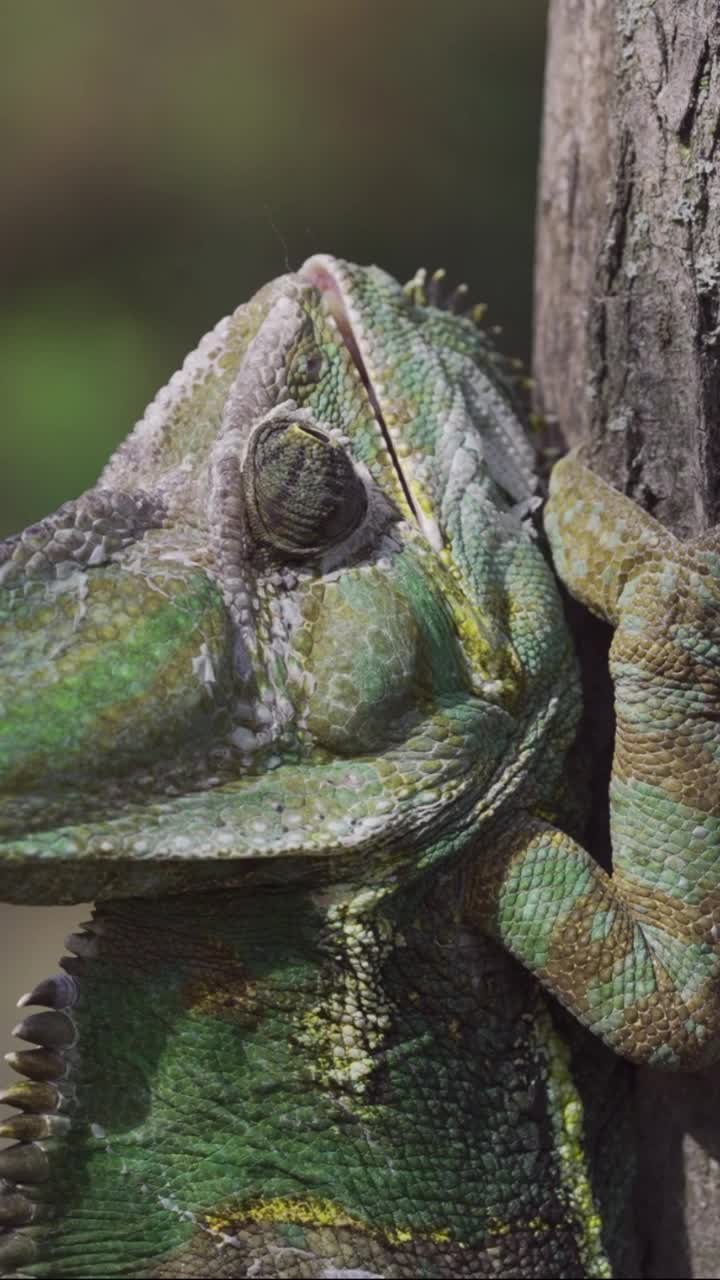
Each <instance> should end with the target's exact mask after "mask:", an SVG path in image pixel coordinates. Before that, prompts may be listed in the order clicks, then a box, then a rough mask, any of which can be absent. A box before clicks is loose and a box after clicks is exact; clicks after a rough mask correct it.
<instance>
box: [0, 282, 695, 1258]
mask: <svg viewBox="0 0 720 1280" xmlns="http://www.w3.org/2000/svg"><path fill="white" fill-rule="evenodd" d="M553 483H554V494H553V496H552V498H551V501H550V504H549V506H548V510H547V512H546V527H547V531H548V535H549V539H550V543H551V546H552V551H553V556H554V559H555V564H556V568H557V570H558V572H559V573H560V576H561V577H562V578H563V579H564V581H565V583H566V585H567V586H568V587H569V589H570V590H571V591H572V592H573V593H574V594H576V595H577V596H578V597H579V598H580V599H582V600H583V601H585V602H586V603H588V604H589V605H590V606H591V607H592V608H594V609H595V610H596V611H597V612H600V613H602V614H604V616H606V617H607V618H608V619H609V620H610V621H611V622H612V623H613V624H614V625H615V626H616V628H617V630H616V634H615V640H614V643H613V650H612V654H611V663H612V669H613V675H614V679H615V683H616V711H617V723H618V731H617V747H616V758H615V767H614V777H613V783H612V791H611V800H612V830H613V847H614V872H613V876H612V879H610V878H609V877H608V876H607V875H606V873H605V872H604V871H603V870H601V869H600V868H599V867H598V866H597V865H596V864H595V863H594V862H593V861H592V860H591V859H590V858H589V857H588V855H587V854H586V853H585V852H584V851H583V849H582V848H581V846H580V845H579V844H578V843H577V842H576V839H575V838H574V836H577V834H578V825H579V818H578V814H579V811H580V808H581V806H580V805H578V804H577V803H574V802H573V796H572V791H573V787H572V784H571V783H570V782H569V777H570V768H569V766H570V763H571V761H570V759H569V757H570V756H572V754H573V751H574V744H575V739H576V734H577V724H578V719H579V713H580V696H579V691H578V681H577V675H576V669H575V659H574V656H573V648H572V643H571V640H570V637H569V633H568V630H567V627H566V624H565V621H564V617H563V609H562V605H561V601H560V597H559V594H558V590H557V587H556V585H555V579H554V576H553V572H552V569H551V568H550V565H549V561H548V559H547V557H546V553H545V551H544V549H543V546H542V540H541V538H539V537H538V534H537V531H536V530H535V529H534V528H533V523H532V519H531V512H532V510H533V507H534V505H535V498H534V494H535V488H536V485H535V481H534V478H533V456H532V452H531V450H530V448H529V446H528V445H527V443H526V441H525V439H524V436H523V433H522V430H521V428H520V426H519V425H518V422H517V420H516V418H515V416H514V413H513V409H512V404H511V396H510V394H509V392H508V387H507V384H506V382H505V380H504V376H503V372H502V365H501V363H500V362H499V360H498V359H497V357H496V356H495V355H494V353H493V352H492V349H491V348H490V347H489V345H488V343H487V341H486V339H485V338H484V337H483V335H482V334H481V333H480V332H479V331H478V330H477V328H476V327H475V326H474V325H473V324H472V322H471V321H470V320H469V319H468V318H466V317H460V316H457V315H454V314H450V313H449V312H448V311H446V310H442V309H440V308H438V307H436V306H434V305H431V303H430V302H428V300H427V298H426V297H425V296H424V294H423V291H422V287H421V285H420V284H419V283H418V284H416V285H415V286H414V287H411V288H410V289H409V290H408V291H406V292H403V290H401V289H400V287H399V286H398V285H396V284H395V282H394V281H392V280H391V279H390V278H389V277H388V276H386V275H384V274H383V273H382V272H380V271H378V270H376V269H374V268H371V269H365V268H357V267H351V266H349V265H348V264H344V263H340V262H337V261H335V260H333V259H329V258H315V259H311V260H310V261H309V263H307V264H306V265H305V267H304V268H303V269H302V271H301V272H300V273H298V274H297V275H295V276H286V277H283V278H282V279H280V280H277V281H275V282H273V283H272V284H270V285H268V286H267V287H266V288H265V289H263V290H262V291H261V292H260V293H259V294H258V295H257V296H256V297H255V298H254V299H253V300H252V301H251V302H250V303H248V304H247V305H246V306H244V307H240V308H239V309H238V311H237V312H236V313H235V315H234V316H233V317H231V318H230V319H229V320H227V321H224V322H223V323H222V324H221V325H220V326H218V328H217V329H216V330H215V332H214V333H213V334H212V335H210V336H209V337H208V338H207V339H206V340H205V341H204V342H203V343H202V344H201V346H200V348H199V349H198V352H197V353H195V355H194V356H193V357H191V358H190V359H189V361H188V362H187V363H186V365H185V367H184V369H183V371H182V372H181V373H180V374H178V375H176V377H175V378H174V379H173V381H172V382H171V384H170V386H169V387H168V388H167V389H166V391H165V392H163V393H161V395H160V396H159V397H158V398H157V400H156V401H155V403H154V405H153V406H151V408H150V409H149V411H148V413H147V415H146V417H145V419H144V420H143V422H142V423H141V424H140V425H139V426H138V427H137V428H136V430H135V432H134V433H133V435H132V436H131V437H130V438H129V440H128V442H127V443H126V444H125V445H124V446H123V447H122V448H121V449H120V450H119V452H118V453H117V454H116V456H115V457H114V458H113V460H112V461H111V462H110V464H109V466H108V467H107V469H106V471H105V473H104V475H103V477H102V478H101V482H100V486H99V488H98V489H97V490H93V491H91V492H90V493H89V494H86V495H84V496H83V497H82V498H80V499H79V500H78V501H77V502H76V503H71V504H68V505H67V506H66V507H64V508H62V509H61V511H60V512H58V513H57V515H56V516H53V517H50V518H49V519H48V520H47V521H45V522H43V523H42V524H40V525H38V526H34V527H33V528H32V529H31V530H26V532H25V534H23V535H21V536H20V538H19V539H17V540H11V541H10V542H8V543H6V544H4V547H3V548H0V565H2V566H3V567H2V568H0V582H1V583H2V591H0V643H1V644H2V661H1V663H0V702H1V703H2V722H1V723H0V769H1V773H0V780H1V782H0V785H1V786H2V816H1V817H0V862H1V864H2V877H3V879H2V896H3V897H5V898H7V899H9V900H12V901H17V902H71V901H81V900H83V899H85V898H88V897H94V898H96V899H98V900H99V903H100V905H99V906H98V909H97V912H96V916H95V919H94V922H92V923H91V924H90V925H89V926H88V928H87V930H86V931H85V932H83V933H81V934H79V935H75V936H74V937H73V938H72V939H71V940H70V943H69V946H70V949H71V950H72V951H73V952H74V953H75V954H74V956H73V957H72V958H69V959H67V960H66V961H65V962H64V969H65V973H64V975H63V976H61V977H59V978H57V979H53V980H50V981H49V982H48V983H47V984H44V985H43V986H42V987H41V988H39V989H37V990H36V991H35V992H34V993H32V995H31V997H29V998H28V1000H26V1001H25V1003H36V1004H39V1005H43V1004H44V1005H46V1006H47V1010H46V1011H45V1012H42V1013H39V1014H33V1015H31V1016H30V1017H29V1018H27V1019H26V1020H25V1022H24V1023H23V1025H22V1026H21V1028H20V1029H19V1033H20V1034H21V1035H22V1036H23V1037H24V1038H25V1039H26V1040H28V1041H30V1042H31V1043H34V1044H36V1045H39V1046H40V1048H38V1049H31V1050H28V1051H25V1052H21V1053H19V1054H18V1055H16V1060H15V1065H16V1066H17V1068H18V1070H19V1071H20V1072H21V1073H22V1074H24V1075H25V1076H27V1077H29V1080H25V1081H23V1082H22V1083H21V1084H19V1085H18V1086H16V1087H15V1088H14V1089H12V1090H10V1091H9V1093H8V1094H6V1100H7V1101H8V1102H10V1103H11V1104H12V1105H13V1106H14V1107H16V1108H17V1109H18V1111H17V1115H16V1116H15V1118H14V1119H13V1120H11V1121H9V1122H8V1124H7V1125H6V1126H4V1127H3V1132H4V1133H5V1134H6V1135H8V1136H13V1137H16V1138H17V1139H18V1140H19V1145H17V1146H16V1147H14V1148H10V1149H9V1150H8V1151H6V1152H5V1153H4V1154H2V1155H0V1173H2V1175H3V1176H4V1177H5V1178H6V1179H8V1182H7V1183H6V1185H5V1188H4V1190H5V1194H4V1195H0V1220H1V1221H2V1222H4V1223H5V1224H6V1227H7V1230H6V1233H5V1234H4V1235H3V1236H1V1237H0V1259H2V1263H1V1265H2V1267H3V1268H4V1271H5V1272H6V1273H8V1274H13V1275H14V1274H22V1275H32V1276H57V1277H70V1276H83V1277H103V1276H109V1275H114V1276H127V1277H141V1276H142V1277H150V1276H181V1275H182V1276H185V1275H187V1276H191V1275H207V1276H217V1277H235V1276H238V1277H240V1276H248V1277H250V1276H252V1277H255V1276H288V1277H295V1276H297V1277H311V1276H326V1277H331V1276H338V1277H342V1276H345V1277H348V1278H349V1277H353V1276H356V1277H361V1276H382V1277H393V1276H407V1277H413V1276H427V1277H442V1276H452V1275H461V1276H467V1277H470V1276H508V1277H510V1276H542V1275H558V1276H584V1275H589V1276H604V1275H610V1274H618V1275H629V1274H633V1272H634V1270H635V1268H636V1266H637V1262H636V1256H635V1252H634V1245H633V1239H632V1221H631V1217H632V1215H631V1206H630V1193H631V1183H632V1154H631V1147H632V1144H631V1141H630V1138H629V1134H628V1131H627V1129H626V1114H625V1110H626V1109H625V1100H626V1080H627V1067H626V1065H625V1063H624V1062H623V1060H622V1058H621V1057H619V1056H618V1054H621V1055H623V1056H624V1057H625V1058H629V1059H631V1060H634V1061H639V1062H650V1063H653V1064H656V1065H658V1066H666V1067H682V1066H691V1067H697V1066H699V1065H702V1064H704V1063H706V1062H709V1061H711V1060H712V1059H713V1057H714V1056H717V1054H718V1052H719V1046H720V997H719V994H718V973H719V969H720V964H719V956H718V951H717V948H716V927H717V922H719V921H720V910H719V906H720V897H719V893H718V890H719V885H720V805H719V804H718V790H717V782H716V779H717V767H718V757H719V756H720V738H719V735H718V730H717V725H718V719H719V716H720V681H719V672H720V554H718V550H717V546H718V544H717V543H716V541H715V540H714V539H713V538H712V537H710V536H709V537H708V538H706V539H705V541H704V542H699V543H697V544H693V545H684V546H681V545H680V544H679V543H677V542H676V541H675V540H674V539H673V538H672V537H671V536H670V535H669V534H667V533H665V532H664V531H663V530H662V529H661V528H660V526H658V525H657V524H655V522H654V521H652V520H651V519H650V518H649V517H646V516H644V515H643V514H642V513H641V512H640V511H639V510H637V509H636V508H635V507H634V506H633V504H632V503H630V502H628V501H627V500H626V499H624V498H622V497H621V496H620V495H619V494H616V493H615V492H614V491H612V490H611V489H609V488H607V487H606V486H604V485H603V484H602V483H601V482H600V481H598V480H596V479H594V478H593V476H592V475H591V474H590V473H589V472H588V471H587V470H585V469H584V468H583V467H582V466H580V464H579V463H577V462H575V461H573V460H567V461H565V462H563V463H561V464H559V466H558V467H557V468H556V471H555V473H554V479H553ZM3 557H4V559H3ZM513 957H516V958H513ZM518 960H519V961H520V962H521V964H518V963H517V961H518ZM547 993H549V994H547ZM556 1000H557V1001H559V1002H560V1003H556ZM561 1004H563V1005H565V1006H566V1008H567V1009H568V1010H569V1011H570V1014H568V1013H566V1012H565V1011H564V1010H563V1009H562V1008H561V1007H560V1006H561ZM571 1014H572V1015H575V1016H574V1017H572V1016H570V1015H571ZM576 1019H577V1020H579V1021H576ZM580 1023H583V1024H585V1028H589V1031H588V1030H586V1029H583V1027H581V1026H580ZM591 1033H594V1034H591ZM597 1037H600V1038H599V1039H598V1038H597ZM601 1040H604V1041H605V1043H606V1045H607V1046H609V1048H606V1047H604V1046H603V1044H602V1043H601ZM613 1050H614V1051H615V1052H612V1051H613ZM12 1182H17V1183H18V1184H19V1187H18V1188H17V1189H16V1188H14V1187H13V1186H12Z"/></svg>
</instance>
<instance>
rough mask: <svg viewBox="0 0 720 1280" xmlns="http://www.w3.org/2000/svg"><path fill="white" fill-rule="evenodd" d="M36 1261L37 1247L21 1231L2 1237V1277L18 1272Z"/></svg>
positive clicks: (0, 1247)
mask: <svg viewBox="0 0 720 1280" xmlns="http://www.w3.org/2000/svg"><path fill="white" fill-rule="evenodd" d="M34 1260H35V1245H34V1244H33V1242H32V1240H29V1239H28V1237H27V1236H22V1235H20V1232H19V1231H8V1232H7V1233H4V1234H3V1235H0V1275H7V1274H9V1273H10V1272H11V1271H16V1270H17V1269H18V1267H24V1266H27V1264H28V1263H30V1262H33V1261H34Z"/></svg>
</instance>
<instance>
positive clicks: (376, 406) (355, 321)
mask: <svg viewBox="0 0 720 1280" xmlns="http://www.w3.org/2000/svg"><path fill="white" fill-rule="evenodd" d="M337 265H338V264H337V263H336V262H335V260H334V259H333V258H331V257H328V256H326V255H323V254H316V255H315V256H314V257H312V258H308V260H307V262H306V263H305V264H304V265H303V266H302V267H301V269H300V276H301V278H302V279H303V280H306V281H307V282H308V283H309V284H312V285H314V286H315V288H316V289H318V290H319V292H320V295H321V297H322V300H323V303H324V305H325V307H326V309H327V311H328V314H329V315H331V316H332V318H333V320H334V321H335V324H336V326H337V329H338V332H339V334H340V336H341V338H342V340H343V342H344V343H345V346H346V348H347V351H348V353H349V355H350V357H351V359H352V362H353V364H354V365H355V368H356V369H357V371H358V373H359V375H360V377H361V379H362V382H363V385H364V387H365V390H366V391H367V396H368V401H369V403H370V406H371V408H372V411H373V414H374V416H375V421H376V422H377V424H378V427H379V428H380V431H381V432H382V436H383V439H384V441H385V445H386V447H387V451H388V453H389V455H390V459H391V461H392V466H393V469H394V471H395V474H396V476H397V479H398V482H399V484H400V487H401V489H402V493H403V496H404V498H405V501H406V503H407V505H408V508H409V510H410V513H411V515H412V516H413V518H414V520H415V522H416V523H417V524H418V525H419V526H420V528H421V529H422V530H423V532H424V533H425V534H426V536H427V537H428V540H429V541H430V543H431V545H433V546H434V547H435V548H436V549H438V543H439V538H438V532H437V529H436V528H435V527H434V526H433V527H432V528H430V527H429V522H428V520H427V518H426V516H425V515H424V513H423V511H422V509H421V507H420V506H419V504H418V502H417V501H416V499H415V497H414V496H413V492H412V488H411V486H410V482H409V480H408V477H407V475H406V473H405V471H404V470H403V466H402V463H401V461H400V458H399V456H398V452H397V449H396V447H395V443H394V441H393V437H392V432H391V431H390V428H389V426H388V423H387V421H386V417H385V412H384V411H383V406H382V404H381V402H380V394H379V389H378V388H377V387H376V385H375V384H374V381H373V378H372V377H371V374H370V371H369V367H368V365H369V361H368V358H367V352H366V350H365V343H364V337H363V326H362V323H361V321H360V317H359V316H358V315H357V312H356V309H355V307H354V306H353V302H352V298H351V297H350V295H349V293H348V291H347V289H346V288H345V287H344V285H343V281H342V279H341V277H340V275H339V273H338V270H337Z"/></svg>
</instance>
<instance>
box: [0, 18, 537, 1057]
mask: <svg viewBox="0 0 720 1280" xmlns="http://www.w3.org/2000/svg"><path fill="white" fill-rule="evenodd" d="M545 15H546V4H545V3H544V2H543V0H513V2H512V3H508V0H445V2H444V3H441V2H439V0H431V2H429V0H392V3H389V4H381V3H380V2H379V0H364V2H363V3H360V2H359V0H265V2H264V3H253V2H252V0H232V2H231V0H195V2H194V3H190V2H188V0H72V2H70V0H64V2H62V0H61V2H60V3H58V2H55V3H52V2H51V0H4V3H3V4H2V5H0V64H1V68H2V74H1V75H0V130H1V131H2V167H3V175H2V199H1V200H0V270H1V272H2V284H3V288H2V293H1V295H0V406H1V408H0V415H1V416H0V424H1V425H0V536H2V534H4V533H8V532H11V531H12V530H14V529H16V528H19V527H21V526H22V525H24V524H26V523H28V522H30V521H31V520H34V519H37V518H39V517H40V516H42V515H44V514H46V513H47V512H48V511H49V510H51V509H53V508H54V507H56V506H58V505H59V504H60V503H61V502H62V501H64V500H65V499H66V498H70V497H73V496H75V495H76V494H77V493H79V492H80V491H81V490H82V489H84V488H86V487H87V486H89V485H91V484H92V483H93V482H94V481H95V479H96V477H97V474H98V472H99V470H100V467H101V466H102V464H103V462H104V461H105V460H106V458H107V456H108V454H109V453H110V451H111V449H112V448H113V447H114V445H115V444H116V443H117V442H118V441H119V440H120V439H121V438H122V437H123V436H124V435H125V434H126V432H127V430H128V428H129V426H130V425H131V424H132V423H133V422H134V421H135V419H136V418H138V417H139V416H140V414H141V413H142V411H143V408H144V406H145V404H146V402H147V401H148V400H149V399H150V398H151V397H152V395H153V394H154V392H155V391H156V390H157V388H158V387H159V386H160V385H162V383H164V382H165V381H166V380H167V378H168V377H169V376H170V374H171V373H172V372H173V370H174V369H175V368H177V367H178V365H179V363H180V362H181V361H182V359H183V356H184V355H185V353H186V352H187V351H188V350H189V349H190V348H191V347H192V346H194V345H195V343H196V341H197V339H198V338H199V337H200V336H201V335H202V334H203V333H204V332H205V331H206V330H207V329H208V328H210V327H211V326H212V325H213V324H214V323H215V322H216V321H217V320H218V319H219V318H220V316H222V315H224V314H225V313H226V312H228V311H229V310H231V309H232V308H233V307H235V306H236V305H237V303H238V302H241V301H243V300H244V299H245V298H246V297H248V295H249V294H251V293H252V292H253V291H254V290H255V289H256V288H257V287H258V286H259V285H260V284H262V283H263V282H264V281H265V280H267V279H269V278H271V277H272V276H276V275H279V274H281V273H282V272H283V271H285V270H287V269H288V268H290V269H292V268H295V267H297V266H299V265H300V263H301V262H302V261H303V259H304V258H305V257H307V256H308V255H309V254H310V253H312V252H314V251H317V250H324V251H329V252H332V253H335V254H338V255H340V256H343V257H347V258H350V259H354V260H356V261H359V262H371V261H372V262H377V263H379V264H380V265H382V266H384V267H386V268H387V269H389V270H390V271H391V272H393V274H395V275H397V276H398V277H400V278H401V279H406V278H408V277H409V276H411V275H412V274H413V273H414V271H415V269H416V267H418V266H419V265H421V264H423V265H427V266H429V267H436V266H444V267H445V268H446V269H447V272H448V277H449V280H450V281H451V282H453V283H458V282H460V281H461V280H465V281H467V282H468V284H469V285H470V288H471V297H472V299H473V300H475V301H480V300H482V301H484V302H487V303H488V305H489V322H490V323H494V324H499V325H501V326H502V327H503V329H504V331H505V332H504V337H503V339H502V344H503V346H504V348H505V350H506V351H507V352H508V354H519V355H522V356H524V357H525V358H527V355H528V349H529V333H530V302H531V284H532V242H533V219H534V193H535V177H536V168H537V156H538V141H539V124H540V111H541V87H542V70H543V41H544V27H545ZM0 893H1V887H0ZM82 913H83V908H79V909H78V908H73V909H72V911H70V912H68V911H57V910H55V911H53V910H46V909H43V910H39V909H34V910H30V909H23V910H19V909H11V908H2V907H0V953H1V954H2V957H3V964H2V970H1V972H0V1031H5V1029H7V1031H8V1032H9V1028H10V1026H11V1025H12V1014H11V1012H10V1006H11V1003H13V1002H14V998H15V997H16V996H17V995H18V994H19V993H20V991H21V990H23V989H26V988H27V986H28V985H29V984H30V983H31V982H32V981H33V980H36V979H37V978H39V977H41V976H44V974H45V973H46V972H50V971H52V970H53V969H54V967H55V960H56V956H57V955H58V954H59V953H60V951H61V944H62V936H63V932H64V931H67V928H69V927H70V925H71V924H72V923H74V922H75V921H76V920H77V919H78V918H80V916H81V915H82ZM11 997H12V1000H11ZM0 1039H2V1037H1V1036H0ZM5 1039H6V1040H7V1043H8V1046H9V1035H7V1036H6V1037H5Z"/></svg>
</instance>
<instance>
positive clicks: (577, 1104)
mask: <svg viewBox="0 0 720 1280" xmlns="http://www.w3.org/2000/svg"><path fill="white" fill-rule="evenodd" d="M535 1034H536V1036H537V1040H538V1042H539V1044H540V1047H541V1049H542V1051H543V1053H544V1056H545V1060H546V1063H547V1071H548V1080H547V1090H548V1110H549V1113H550V1115H551V1116H552V1117H553V1128H554V1130H555V1150H556V1151H557V1154H558V1159H559V1162H560V1170H561V1175H562V1186H563V1190H564V1192H565V1194H566V1196H567V1197H568V1199H569V1201H570V1204H571V1206H572V1208H573V1210H574V1212H575V1215H576V1218H577V1221H578V1223H579V1225H580V1227H581V1229H582V1237H581V1239H580V1240H579V1242H578V1243H579V1246H580V1253H581V1257H582V1261H583V1266H584V1268H585V1272H586V1274H587V1275H589V1276H596V1277H605V1276H608V1277H611V1276H612V1268H611V1266H610V1260H609V1258H608V1256H607V1254H606V1252H605V1250H604V1248H603V1245H602V1234H601V1233H602V1219H601V1217H600V1213H599V1210H598V1206H597V1204H596V1203H595V1197H594V1195H593V1189H592V1183H591V1181H590V1173H589V1170H588V1162H587V1156H586V1153H585V1147H584V1141H583V1136H584V1135H583V1128H584V1118H585V1117H584V1111H583V1104H582V1099H581V1097H580V1094H579V1093H578V1090H577V1088H576V1086H575V1082H574V1080H573V1077H572V1071H571V1067H570V1050H569V1048H568V1046H567V1045H566V1044H565V1042H564V1040H562V1038H561V1037H560V1036H559V1035H558V1033H557V1031H556V1030H555V1028H554V1026H553V1024H552V1019H551V1017H550V1014H549V1013H548V1011H547V1009H543V1008H538V1010H537V1014H536V1018H535Z"/></svg>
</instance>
